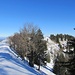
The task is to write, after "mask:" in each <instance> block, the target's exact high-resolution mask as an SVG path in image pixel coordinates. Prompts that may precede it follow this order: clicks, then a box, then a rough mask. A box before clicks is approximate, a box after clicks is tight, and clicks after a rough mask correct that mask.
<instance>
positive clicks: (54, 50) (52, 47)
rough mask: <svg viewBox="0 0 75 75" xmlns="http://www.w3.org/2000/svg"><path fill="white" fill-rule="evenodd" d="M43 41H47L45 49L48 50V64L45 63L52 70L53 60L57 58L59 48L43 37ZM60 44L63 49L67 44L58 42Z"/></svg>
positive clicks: (56, 44)
mask: <svg viewBox="0 0 75 75" xmlns="http://www.w3.org/2000/svg"><path fill="white" fill-rule="evenodd" d="M44 40H46V41H47V49H48V52H49V54H50V60H51V61H50V63H47V65H48V66H50V67H51V68H53V66H54V60H55V59H56V56H57V53H58V51H59V50H60V48H59V46H58V43H55V42H54V41H52V40H51V39H50V38H49V37H45V38H44ZM59 42H60V44H61V46H62V47H63V46H64V47H65V46H66V44H67V41H64V40H63V41H60V40H59Z"/></svg>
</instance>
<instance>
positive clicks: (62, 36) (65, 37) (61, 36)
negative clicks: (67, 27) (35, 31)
mask: <svg viewBox="0 0 75 75" xmlns="http://www.w3.org/2000/svg"><path fill="white" fill-rule="evenodd" d="M50 39H51V40H53V41H54V42H56V43H59V39H60V41H63V40H64V41H66V40H70V39H74V36H71V35H68V34H57V35H54V34H51V35H50Z"/></svg>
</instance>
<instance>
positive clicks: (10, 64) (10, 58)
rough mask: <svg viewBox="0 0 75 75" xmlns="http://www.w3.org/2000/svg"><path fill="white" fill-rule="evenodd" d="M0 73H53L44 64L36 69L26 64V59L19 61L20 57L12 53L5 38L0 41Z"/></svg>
mask: <svg viewBox="0 0 75 75" xmlns="http://www.w3.org/2000/svg"><path fill="white" fill-rule="evenodd" d="M0 75H55V74H53V73H52V72H51V68H50V67H48V66H46V67H42V66H41V70H40V71H38V70H36V66H35V68H32V67H30V66H29V65H28V63H27V62H26V61H21V58H17V54H16V53H14V52H13V51H12V50H11V49H10V47H9V45H8V44H7V40H4V41H2V42H0Z"/></svg>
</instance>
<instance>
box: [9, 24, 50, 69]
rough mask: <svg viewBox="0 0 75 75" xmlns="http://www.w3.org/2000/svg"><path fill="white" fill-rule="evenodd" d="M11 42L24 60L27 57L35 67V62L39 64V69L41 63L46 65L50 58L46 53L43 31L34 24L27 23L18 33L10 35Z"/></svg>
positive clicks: (11, 45)
mask: <svg viewBox="0 0 75 75" xmlns="http://www.w3.org/2000/svg"><path fill="white" fill-rule="evenodd" d="M9 43H10V47H12V48H14V49H15V50H16V52H17V54H18V55H19V56H20V57H21V58H22V60H24V58H25V57H26V58H27V59H28V60H29V65H30V66H31V67H34V63H35V64H37V65H38V66H39V67H38V70H40V65H45V64H46V61H47V60H48V59H50V58H48V57H49V56H48V55H47V53H46V51H47V45H46V41H45V40H44V36H43V33H42V31H41V29H39V28H38V27H36V26H34V25H33V24H29V23H28V24H25V26H24V27H23V28H21V29H20V31H19V32H18V33H15V34H14V35H13V36H10V37H9Z"/></svg>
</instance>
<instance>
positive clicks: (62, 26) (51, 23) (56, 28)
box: [0, 0, 75, 36]
mask: <svg viewBox="0 0 75 75" xmlns="http://www.w3.org/2000/svg"><path fill="white" fill-rule="evenodd" d="M25 23H33V24H34V25H38V27H40V29H41V30H42V32H43V34H44V35H50V34H57V33H58V34H60V33H62V34H70V35H74V36H75V31H74V30H73V28H74V27H75V0H0V36H10V35H12V34H14V33H15V32H18V31H19V30H20V28H21V27H23V26H24V24H25Z"/></svg>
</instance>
